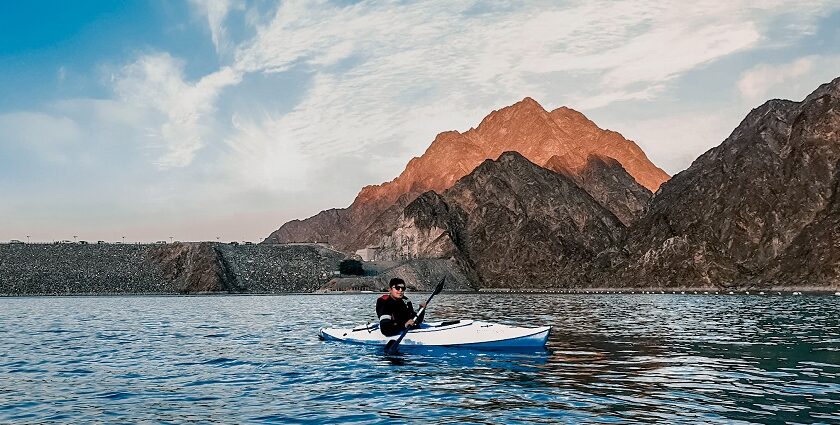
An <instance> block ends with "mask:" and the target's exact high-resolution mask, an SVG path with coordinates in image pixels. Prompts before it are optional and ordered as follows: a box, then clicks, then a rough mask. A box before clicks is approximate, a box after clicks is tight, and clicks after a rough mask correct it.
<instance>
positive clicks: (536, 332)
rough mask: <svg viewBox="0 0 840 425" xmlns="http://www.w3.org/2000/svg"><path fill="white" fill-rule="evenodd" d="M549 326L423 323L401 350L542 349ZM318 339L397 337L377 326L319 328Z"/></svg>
mask: <svg viewBox="0 0 840 425" xmlns="http://www.w3.org/2000/svg"><path fill="white" fill-rule="evenodd" d="M550 332H551V327H550V326H541V327H536V328H521V327H516V326H508V325H502V324H497V323H489V322H481V321H473V320H456V321H451V322H439V323H428V324H427V323H424V324H423V325H421V326H420V328H417V329H412V330H410V331H408V333H407V334H406V335H405V338H404V339H403V340H402V342H400V346H401V347H403V346H404V347H413V346H426V347H460V348H469V349H491V350H500V349H512V350H515V349H535V348H542V347H545V344H546V341H547V340H548V335H549V333H550ZM318 336H319V337H320V338H321V339H323V340H326V341H340V342H345V343H351V344H364V345H379V346H385V344H387V343H388V341H391V340H396V339H398V338H399V335H395V336H391V337H387V336H385V335H382V333H381V332H380V331H379V326H378V325H373V326H359V327H355V328H321V329H320V330H319V331H318Z"/></svg>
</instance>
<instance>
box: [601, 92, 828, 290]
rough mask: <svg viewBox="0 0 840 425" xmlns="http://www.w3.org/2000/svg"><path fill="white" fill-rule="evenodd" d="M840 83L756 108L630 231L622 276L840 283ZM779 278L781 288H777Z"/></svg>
mask: <svg viewBox="0 0 840 425" xmlns="http://www.w3.org/2000/svg"><path fill="white" fill-rule="evenodd" d="M838 130H840V79H835V80H834V81H833V82H831V83H829V84H824V85H823V86H821V87H820V88H818V89H817V90H816V91H815V92H814V93H812V94H811V95H809V96H808V97H807V98H806V99H805V100H804V101H802V102H791V101H785V100H771V101H769V102H767V103H765V104H764V105H762V106H760V107H758V108H756V109H754V110H753V111H752V112H750V113H749V114H748V115H747V117H746V118H745V119H744V120H743V121H742V122H741V124H740V125H739V126H738V127H737V128H736V129H735V131H734V132H733V133H732V135H730V136H729V137H728V138H727V139H726V140H725V141H724V142H723V143H722V144H721V145H720V146H718V147H716V148H713V149H711V150H709V151H708V152H706V153H705V154H703V155H702V156H700V157H699V158H698V159H697V160H695V161H694V163H693V164H692V165H691V167H689V168H688V169H687V170H685V171H683V172H681V173H679V174H677V175H676V176H674V177H673V178H672V179H671V180H670V181H668V182H667V183H665V184H664V185H662V188H661V189H660V192H659V193H657V195H656V196H655V197H654V198H653V199H652V200H651V202H650V204H649V206H648V210H647V213H646V214H645V215H644V217H642V218H641V219H640V220H639V221H638V222H637V223H636V224H635V225H634V226H632V227H631V228H630V231H629V236H628V239H627V241H626V243H625V244H624V250H625V252H626V253H627V256H626V257H623V258H621V257H617V261H615V266H616V267H617V268H618V270H619V272H618V273H617V274H618V275H619V277H620V279H622V280H624V281H625V283H626V284H633V285H638V286H653V287H669V286H697V285H704V286H720V287H729V286H734V287H744V286H756V287H764V286H767V285H770V284H781V285H798V286H809V285H820V286H822V285H834V286H835V287H836V286H838V282H839V281H840V273H838V269H840V265H838V257H840V254H838V244H837V241H838V230H837V229H838V226H837V224H838V209H840V207H838V206H837V202H838V184H840V178H838V169H840V163H838V161H840V131H838ZM774 282H775V283H774Z"/></svg>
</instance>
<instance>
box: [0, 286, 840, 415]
mask: <svg viewBox="0 0 840 425" xmlns="http://www.w3.org/2000/svg"><path fill="white" fill-rule="evenodd" d="M375 298H376V294H366V295H345V296H314V295H312V296H276V297H107V298H95V297H91V298H85V297H79V298H8V299H0V327H2V328H3V329H4V332H2V333H0V378H2V379H0V422H65V423H78V422H102V421H105V422H214V421H231V422H249V423H302V424H303V423H324V422H327V423H364V424H370V423H382V424H386V423H393V422H417V423H453V424H454V423H459V424H460V423H475V424H483V423H581V422H597V423H644V422H669V423H674V422H703V423H753V422H824V423H838V422H840V413H838V412H840V315H837V314H836V312H837V311H840V298H839V297H807V296H802V297H778V296H774V297H760V296H752V297H747V296H685V295H684V296H679V295H638V296H629V295H612V296H609V295H567V296H558V295H539V294H529V295H514V294H511V295H506V294H505V295H498V294H497V295H491V294H479V295H451V294H443V295H441V296H439V297H438V298H436V300H435V302H434V303H433V304H432V306H430V308H431V310H430V312H429V314H430V317H436V318H466V317H468V318H473V319H479V320H490V321H496V322H502V323H508V324H515V325H536V324H551V325H552V326H553V327H554V331H553V333H552V335H551V338H550V340H549V344H548V349H547V350H545V351H540V352H531V353H503V352H472V351H467V350H440V349H429V350H417V351H412V352H410V353H407V354H404V355H400V356H387V357H386V356H383V355H382V353H381V351H380V350H379V349H376V348H371V347H363V346H348V345H343V344H338V343H328V342H322V341H319V340H318V339H317V338H316V332H317V329H318V328H319V327H320V326H323V325H327V324H330V325H354V324H357V323H362V322H365V321H371V320H375V318H374V317H373V311H372V310H373V305H374V302H375Z"/></svg>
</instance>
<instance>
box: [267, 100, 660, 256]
mask: <svg viewBox="0 0 840 425" xmlns="http://www.w3.org/2000/svg"><path fill="white" fill-rule="evenodd" d="M506 151H516V152H519V153H521V154H522V155H523V156H524V157H525V158H527V159H528V160H530V161H531V162H533V163H535V164H538V165H541V166H544V165H546V164H547V163H548V162H549V161H551V160H553V161H555V162H557V161H561V162H562V163H563V164H564V167H565V168H566V170H567V171H568V172H569V173H571V174H577V173H580V172H582V171H584V170H585V169H586V168H587V165H588V164H589V157H590V155H596V156H598V157H606V158H613V159H615V160H616V161H617V162H618V163H619V164H620V165H621V166H622V167H623V168H624V169H626V170H627V173H628V174H629V175H630V176H632V178H633V179H635V180H636V181H638V182H639V183H640V184H641V185H642V186H644V187H645V188H647V189H648V190H650V191H656V190H657V189H658V188H659V186H660V185H661V184H662V183H663V182H664V181H666V180H667V179H668V175H667V174H666V173H665V172H664V171H662V170H661V169H659V168H658V167H656V166H655V165H653V163H651V162H650V160H648V158H647V157H646V156H645V154H644V152H642V150H641V149H639V147H638V146H637V145H636V144H635V143H633V142H632V141H629V140H627V139H625V138H624V137H622V136H621V135H620V134H618V133H616V132H613V131H609V130H603V129H601V128H599V127H598V126H597V125H595V123H593V122H592V121H590V120H588V119H587V118H586V117H585V116H584V115H583V114H581V113H579V112H577V111H574V110H572V109H569V108H565V107H563V108H558V109H556V110H554V111H551V112H547V111H546V110H545V109H543V108H542V106H540V105H539V104H538V103H537V102H536V101H534V100H533V99H531V98H525V99H523V100H522V101H520V102H517V103H516V104H514V105H512V106H509V107H506V108H503V109H501V110H498V111H494V112H492V113H491V114H489V115H488V116H487V117H486V118H485V119H484V120H483V121H482V122H481V124H480V125H479V126H478V127H477V128H473V129H470V130H468V131H466V132H464V133H459V132H457V131H449V132H444V133H441V134H439V135H438V136H437V137H436V138H435V140H434V141H433V142H432V144H431V145H430V146H429V148H428V149H427V150H426V152H425V153H424V154H423V155H422V156H420V157H418V158H413V159H412V160H411V161H409V163H408V165H407V166H406V168H405V170H404V171H403V172H402V173H401V174H400V175H399V176H398V177H397V178H395V179H394V180H392V181H391V182H388V183H383V184H381V185H375V186H367V187H365V188H363V189H362V191H361V192H360V193H359V195H358V196H357V197H356V199H355V200H354V202H353V203H352V204H351V205H350V207H348V208H345V209H333V210H328V211H324V212H321V213H319V214H318V215H315V216H313V217H310V218H308V219H306V220H294V221H291V222H289V223H287V224H284V225H283V226H281V227H280V229H278V230H276V231H274V232H273V233H272V234H271V235H269V237H268V238H266V240H265V241H266V242H298V241H329V242H330V243H331V244H333V245H334V246H336V247H338V248H339V249H343V250H349V251H352V250H355V249H358V248H363V247H364V245H363V244H362V242H363V241H364V240H365V239H367V235H368V234H369V233H371V232H372V231H376V229H368V228H369V227H370V225H371V224H372V223H373V222H374V221H375V220H377V218H379V216H380V215H381V214H383V213H388V214H390V218H391V219H392V220H394V219H396V217H397V216H398V215H399V213H401V211H402V208H403V207H404V206H406V205H408V203H410V202H411V201H413V200H414V199H415V198H417V197H418V196H419V195H420V194H422V193H424V192H427V191H430V190H431V191H435V192H438V193H441V192H443V191H444V190H446V189H447V188H449V187H451V186H452V185H453V184H455V182H457V181H458V180H459V179H461V178H462V177H464V176H466V175H467V174H469V173H470V172H472V171H473V170H474V169H475V168H476V167H477V166H478V165H479V164H481V163H482V162H483V161H484V160H487V159H496V158H498V157H499V155H501V154H502V153H503V152H506ZM395 204H397V207H396V208H392V209H391V211H388V210H389V208H391V207H392V206H394V205H395ZM634 208H636V207H628V209H630V210H633V209H634ZM627 218H628V217H624V216H623V219H627Z"/></svg>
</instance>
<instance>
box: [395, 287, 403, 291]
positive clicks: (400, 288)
mask: <svg viewBox="0 0 840 425" xmlns="http://www.w3.org/2000/svg"><path fill="white" fill-rule="evenodd" d="M394 289H396V290H397V291H405V286H395V287H394Z"/></svg>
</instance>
